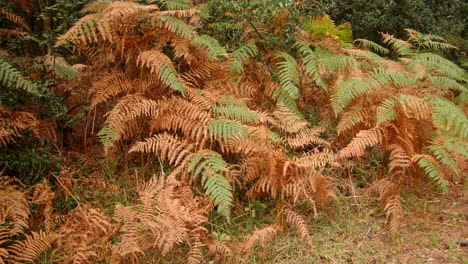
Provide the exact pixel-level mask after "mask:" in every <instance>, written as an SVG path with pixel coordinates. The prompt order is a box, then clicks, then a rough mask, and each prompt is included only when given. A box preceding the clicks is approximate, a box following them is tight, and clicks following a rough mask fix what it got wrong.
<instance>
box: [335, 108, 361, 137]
mask: <svg viewBox="0 0 468 264" xmlns="http://www.w3.org/2000/svg"><path fill="white" fill-rule="evenodd" d="M367 114H368V109H367V108H363V107H361V106H355V107H351V108H350V109H349V111H347V112H344V113H343V114H342V115H341V119H340V122H339V123H338V125H337V129H338V133H339V134H341V133H343V132H344V131H346V130H349V129H352V128H353V127H355V126H356V125H357V124H359V123H361V122H364V121H365V120H364V119H365V117H366V116H367Z"/></svg>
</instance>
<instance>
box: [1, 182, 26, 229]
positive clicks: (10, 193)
mask: <svg viewBox="0 0 468 264" xmlns="http://www.w3.org/2000/svg"><path fill="white" fill-rule="evenodd" d="M29 215H30V211H29V202H28V200H27V198H26V194H25V193H24V192H22V191H21V190H17V189H15V188H14V187H13V186H11V185H2V186H0V223H2V224H6V225H8V226H10V229H9V234H10V235H11V236H15V235H18V234H22V233H24V231H25V230H26V229H27V228H28V227H29Z"/></svg>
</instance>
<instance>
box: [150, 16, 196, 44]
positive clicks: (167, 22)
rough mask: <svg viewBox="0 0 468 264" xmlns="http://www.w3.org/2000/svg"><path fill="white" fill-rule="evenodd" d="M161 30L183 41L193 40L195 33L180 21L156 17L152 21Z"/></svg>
mask: <svg viewBox="0 0 468 264" xmlns="http://www.w3.org/2000/svg"><path fill="white" fill-rule="evenodd" d="M154 22H156V23H158V25H159V26H160V27H162V28H165V29H167V30H169V31H171V32H173V33H176V34H177V35H179V36H181V37H183V38H185V39H193V37H194V36H195V35H196V33H195V31H194V30H193V29H192V28H191V27H190V26H189V25H187V24H186V23H185V22H183V21H182V20H180V19H178V18H175V17H171V16H158V17H157V20H156V21H154Z"/></svg>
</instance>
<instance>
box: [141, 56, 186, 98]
mask: <svg viewBox="0 0 468 264" xmlns="http://www.w3.org/2000/svg"><path fill="white" fill-rule="evenodd" d="M137 63H138V64H139V65H140V66H146V67H148V68H149V69H150V71H151V73H155V74H157V75H158V76H159V78H160V79H161V81H162V82H163V83H164V84H165V85H167V86H169V87H171V88H172V89H173V90H175V91H179V92H181V93H184V92H185V89H186V87H185V84H184V83H183V82H182V81H181V79H180V78H179V74H178V73H177V71H176V69H175V68H174V65H172V62H171V60H170V59H169V58H168V57H167V56H166V55H164V54H163V53H161V52H159V51H155V50H148V51H144V52H142V53H140V55H139V56H138V58H137Z"/></svg>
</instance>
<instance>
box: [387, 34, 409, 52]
mask: <svg viewBox="0 0 468 264" xmlns="http://www.w3.org/2000/svg"><path fill="white" fill-rule="evenodd" d="M382 36H383V38H384V39H383V42H384V43H386V44H388V45H390V47H392V48H393V49H394V50H395V51H396V53H397V54H398V55H399V56H402V57H405V56H409V55H411V54H412V53H413V51H412V48H413V46H412V45H411V43H409V42H406V41H404V40H401V39H398V38H395V37H394V36H392V35H389V34H385V33H382Z"/></svg>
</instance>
